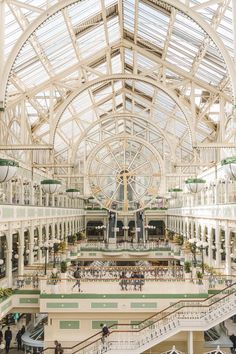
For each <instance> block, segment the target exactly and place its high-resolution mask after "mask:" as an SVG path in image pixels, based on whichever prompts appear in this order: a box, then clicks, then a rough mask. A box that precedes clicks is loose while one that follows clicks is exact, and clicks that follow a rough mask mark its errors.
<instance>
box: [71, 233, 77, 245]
mask: <svg viewBox="0 0 236 354" xmlns="http://www.w3.org/2000/svg"><path fill="white" fill-rule="evenodd" d="M71 241H72V244H73V245H74V244H75V243H76V241H77V236H76V235H72V237H71Z"/></svg>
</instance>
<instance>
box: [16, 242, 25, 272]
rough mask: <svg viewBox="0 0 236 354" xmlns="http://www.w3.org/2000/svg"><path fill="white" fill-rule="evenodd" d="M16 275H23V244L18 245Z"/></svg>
mask: <svg viewBox="0 0 236 354" xmlns="http://www.w3.org/2000/svg"><path fill="white" fill-rule="evenodd" d="M17 251H18V256H19V258H18V275H24V244H23V245H20V244H19V245H18V250H17Z"/></svg>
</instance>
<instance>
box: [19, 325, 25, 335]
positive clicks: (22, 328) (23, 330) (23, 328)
mask: <svg viewBox="0 0 236 354" xmlns="http://www.w3.org/2000/svg"><path fill="white" fill-rule="evenodd" d="M20 331H21V335H22V336H23V334H24V333H25V325H23V326H22V327H21V330H20Z"/></svg>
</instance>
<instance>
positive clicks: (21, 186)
mask: <svg viewBox="0 0 236 354" xmlns="http://www.w3.org/2000/svg"><path fill="white" fill-rule="evenodd" d="M19 188H20V204H24V185H23V181H22V180H20V184H19Z"/></svg>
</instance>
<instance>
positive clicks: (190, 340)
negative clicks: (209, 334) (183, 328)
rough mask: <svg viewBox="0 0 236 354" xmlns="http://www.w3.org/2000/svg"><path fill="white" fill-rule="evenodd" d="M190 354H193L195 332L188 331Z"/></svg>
mask: <svg viewBox="0 0 236 354" xmlns="http://www.w3.org/2000/svg"><path fill="white" fill-rule="evenodd" d="M188 354H193V332H192V331H188Z"/></svg>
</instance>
